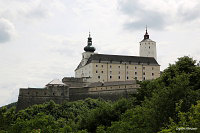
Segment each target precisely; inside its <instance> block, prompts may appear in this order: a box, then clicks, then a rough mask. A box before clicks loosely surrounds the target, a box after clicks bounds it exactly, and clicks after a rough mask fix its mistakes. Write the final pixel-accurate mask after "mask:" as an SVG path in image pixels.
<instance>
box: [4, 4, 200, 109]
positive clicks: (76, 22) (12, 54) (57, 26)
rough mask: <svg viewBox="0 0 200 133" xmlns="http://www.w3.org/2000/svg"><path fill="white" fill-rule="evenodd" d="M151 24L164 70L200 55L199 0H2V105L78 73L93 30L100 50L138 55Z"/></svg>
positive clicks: (97, 49)
mask: <svg viewBox="0 0 200 133" xmlns="http://www.w3.org/2000/svg"><path fill="white" fill-rule="evenodd" d="M146 25H147V26H148V33H149V35H150V39H152V40H153V41H156V43H157V61H158V63H159V64H160V65H161V70H164V69H165V68H167V67H168V65H169V64H173V63H175V61H177V58H179V57H182V56H190V57H192V58H193V59H195V60H197V61H199V60H200V46H199V45H200V37H199V35H200V1H199V0H159V1H158V0H1V1H0V106H3V105H7V104H9V103H12V102H16V101H17V99H18V94H19V88H27V87H44V86H45V85H46V84H47V83H48V82H50V81H51V80H53V79H60V80H62V78H63V77H73V76H74V70H75V68H76V67H77V65H78V64H79V62H80V61H81V57H82V56H81V53H82V52H83V48H84V46H86V44H87V37H88V33H89V31H90V32H91V36H92V39H93V46H94V47H95V48H96V52H97V53H101V54H117V55H132V56H138V55H139V42H140V41H141V40H142V39H143V36H144V33H145V27H146Z"/></svg>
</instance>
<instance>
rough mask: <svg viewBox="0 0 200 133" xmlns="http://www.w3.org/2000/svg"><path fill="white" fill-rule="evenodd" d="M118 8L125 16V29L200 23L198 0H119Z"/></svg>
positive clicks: (166, 27) (161, 28) (160, 27)
mask: <svg viewBox="0 0 200 133" xmlns="http://www.w3.org/2000/svg"><path fill="white" fill-rule="evenodd" d="M119 9H120V10H121V12H122V13H123V14H124V15H126V16H127V20H126V21H125V23H124V27H125V29H128V30H135V29H143V28H144V26H145V25H148V26H149V27H151V28H152V29H156V30H163V29H168V27H170V26H171V25H176V24H181V25H184V26H185V24H186V25H187V24H188V23H190V24H191V23H192V24H194V22H195V24H199V23H200V21H199V20H200V19H199V18H200V1H198V0H191V1H187V0H168V1H166V0H159V1H158V0H151V1H150V0H120V1H119Z"/></svg>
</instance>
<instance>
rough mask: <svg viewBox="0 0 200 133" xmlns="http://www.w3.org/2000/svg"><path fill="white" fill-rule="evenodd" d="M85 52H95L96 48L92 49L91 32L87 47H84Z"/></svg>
mask: <svg viewBox="0 0 200 133" xmlns="http://www.w3.org/2000/svg"><path fill="white" fill-rule="evenodd" d="M84 50H85V52H94V51H95V47H92V38H91V36H90V32H89V37H88V42H87V46H85V47H84Z"/></svg>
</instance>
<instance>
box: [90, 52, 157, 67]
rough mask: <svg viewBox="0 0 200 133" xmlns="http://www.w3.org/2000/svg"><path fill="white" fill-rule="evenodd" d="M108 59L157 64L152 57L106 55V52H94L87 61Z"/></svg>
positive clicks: (111, 60) (110, 60)
mask: <svg viewBox="0 0 200 133" xmlns="http://www.w3.org/2000/svg"><path fill="white" fill-rule="evenodd" d="M94 60H95V61H101V62H102V61H109V62H121V63H123V62H127V63H139V64H140V63H147V64H155V65H159V64H158V62H157V61H156V60H155V59H154V57H141V56H125V55H106V54H94V55H92V56H90V58H89V59H88V62H87V64H88V63H90V62H92V61H94Z"/></svg>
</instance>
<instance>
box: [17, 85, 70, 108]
mask: <svg viewBox="0 0 200 133" xmlns="http://www.w3.org/2000/svg"><path fill="white" fill-rule="evenodd" d="M50 100H53V101H54V102H55V103H58V104H61V103H62V102H63V101H65V100H69V88H68V87H67V86H60V87H49V88H43V89H37V88H28V89H20V90H19V97H18V102H17V109H16V110H17V111H19V110H21V109H24V108H27V107H29V106H31V105H34V104H41V103H44V102H48V101H50Z"/></svg>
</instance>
